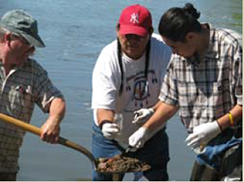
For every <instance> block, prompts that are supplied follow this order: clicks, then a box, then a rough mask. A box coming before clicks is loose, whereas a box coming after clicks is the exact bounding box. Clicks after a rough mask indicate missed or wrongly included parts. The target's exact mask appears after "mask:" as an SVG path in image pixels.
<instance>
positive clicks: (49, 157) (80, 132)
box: [0, 0, 242, 181]
mask: <svg viewBox="0 0 244 182" xmlns="http://www.w3.org/2000/svg"><path fill="white" fill-rule="evenodd" d="M186 2H191V3H193V4H194V5H195V7H196V8H197V9H198V10H199V11H200V12H201V21H204V22H211V23H212V24H213V25H214V26H219V27H227V28H232V29H235V30H237V31H238V32H240V33H241V32H242V1H241V0H214V1H213V0H198V1H197V0H184V1H183V0H170V1H163V0H154V1H153V0H134V1H130V0H123V1H115V0H103V1H99V0H82V1H78V0H69V1H68V0H52V1H48V0H38V1H37V0H22V1H21V0H18V1H17V0H7V1H6V0H0V4H1V6H0V15H2V14H3V13H5V12H6V11H7V10H11V9H24V10H26V11H28V12H30V13H31V14H32V15H33V16H34V17H36V18H37V19H38V23H39V28H40V34H41V37H42V38H43V40H44V42H45V44H46V48H44V49H38V50H37V53H36V55H35V58H36V59H37V60H38V61H39V62H40V63H41V64H42V65H43V66H44V67H45V68H46V69H47V70H48V72H49V75H50V77H51V78H52V81H53V82H54V84H55V85H57V86H58V87H59V88H60V89H61V90H62V92H63V94H64V95H65V98H66V102H67V114H66V117H65V119H64V121H63V123H62V125H61V127H62V129H61V135H62V136H63V137H66V138H68V139H69V140H72V141H74V142H76V143H79V144H81V145H82V146H84V147H86V148H87V149H89V150H90V143H91V135H92V132H91V126H92V122H93V121H92V111H91V110H90V101H91V74H92V69H93V66H94V64H95V61H96V58H97V56H98V54H99V52H100V50H101V49H102V48H103V47H104V46H105V45H106V44H108V43H109V42H111V41H112V40H113V39H114V38H115V36H116V34H115V25H116V23H117V21H118V18H119V14H120V12H121V10H122V9H123V8H124V7H125V6H127V5H130V4H131V3H140V4H142V5H145V6H146V7H148V8H149V10H150V11H151V12H152V16H153V25H154V28H155V32H157V25H158V22H159V19H160V17H161V15H162V13H163V12H164V11H165V10H167V9H168V8H170V7H172V6H183V5H184V4H185V3H186ZM46 118H47V116H46V115H43V114H42V113H41V111H40V110H39V109H38V108H37V107H36V109H35V112H34V115H33V117H32V124H33V125H36V126H41V124H42V123H43V122H44V121H45V119H46ZM168 134H169V138H170V155H171V161H170V163H169V169H168V171H169V175H170V180H178V181H185V180H189V177H190V173H191V168H192V164H193V161H194V157H195V154H194V152H193V151H191V150H190V149H189V148H188V147H187V146H186V145H185V143H184V140H185V138H186V136H187V135H186V132H185V130H184V128H183V126H182V124H181V123H180V122H179V118H178V116H175V117H173V118H172V119H171V121H170V122H169V124H168ZM20 169H21V170H20V172H19V175H18V180H21V181H32V180H37V181H39V180H41V181H46V180H59V181H66V180H88V179H91V174H92V166H91V163H90V161H89V160H88V158H87V157H85V156H84V155H82V154H81V153H79V152H76V151H74V150H71V149H68V148H66V147H63V146H59V145H50V144H46V143H44V142H42V141H41V140H40V139H39V138H38V137H36V136H34V135H32V134H29V133H27V134H26V136H25V141H24V144H23V147H22V149H21V154H20ZM131 177H132V175H131V174H127V175H126V177H125V179H126V180H131V179H132V178H131Z"/></svg>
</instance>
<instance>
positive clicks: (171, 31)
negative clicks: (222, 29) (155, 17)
mask: <svg viewBox="0 0 244 182" xmlns="http://www.w3.org/2000/svg"><path fill="white" fill-rule="evenodd" d="M199 17H200V12H198V11H197V10H196V9H195V8H194V6H193V5H192V4H191V3H187V4H185V7H183V8H178V7H174V8H170V9H169V10H168V11H166V12H165V13H164V14H163V16H162V17H161V19H160V23H159V26H158V31H159V33H160V35H161V36H164V37H166V38H168V39H170V40H171V41H174V42H175V41H181V42H185V36H186V34H187V33H189V32H200V31H201V24H200V22H199V21H198V20H197V19H198V18H199Z"/></svg>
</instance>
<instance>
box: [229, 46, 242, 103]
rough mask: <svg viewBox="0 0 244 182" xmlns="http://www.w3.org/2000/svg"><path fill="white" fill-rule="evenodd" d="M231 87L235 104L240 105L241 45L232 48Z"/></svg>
mask: <svg viewBox="0 0 244 182" xmlns="http://www.w3.org/2000/svg"><path fill="white" fill-rule="evenodd" d="M232 77H233V79H232V84H231V85H232V88H233V90H234V92H233V93H235V97H236V98H237V104H239V105H242V46H241V45H239V46H238V47H237V48H236V49H235V50H234V61H233V71H232Z"/></svg>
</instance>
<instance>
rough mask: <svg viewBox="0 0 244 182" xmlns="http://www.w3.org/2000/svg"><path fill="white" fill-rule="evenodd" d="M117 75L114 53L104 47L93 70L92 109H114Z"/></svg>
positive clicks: (118, 80)
mask: <svg viewBox="0 0 244 182" xmlns="http://www.w3.org/2000/svg"><path fill="white" fill-rule="evenodd" d="M110 47H111V46H110ZM119 75H120V74H119V73H118V70H116V60H115V55H114V52H113V50H111V49H108V47H105V48H104V49H103V50H102V52H101V54H100V55H99V57H98V60H97V63H96V65H95V68H94V70H93V77H92V109H98V108H103V109H110V110H114V109H115V101H116V95H117V90H118V89H117V88H118V87H119V84H120V83H119V82H120V76H119Z"/></svg>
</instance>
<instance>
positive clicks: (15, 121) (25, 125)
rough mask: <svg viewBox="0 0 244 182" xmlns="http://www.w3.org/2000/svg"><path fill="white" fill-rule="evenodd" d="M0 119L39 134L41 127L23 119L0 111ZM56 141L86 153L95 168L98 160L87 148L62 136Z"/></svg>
mask: <svg viewBox="0 0 244 182" xmlns="http://www.w3.org/2000/svg"><path fill="white" fill-rule="evenodd" d="M0 120H1V121H4V122H6V123H10V124H13V125H15V126H18V127H20V128H22V129H24V130H26V131H29V132H30V133H32V134H35V135H37V136H40V135H41V129H40V128H38V127H36V126H33V125H31V124H28V123H25V122H24V121H21V120H18V119H15V118H12V117H10V116H7V115H5V114H2V113H0ZM58 143H59V144H61V145H64V146H66V147H69V148H71V149H74V150H77V151H79V152H81V153H83V154H84V155H86V156H87V157H88V158H89V160H90V161H91V163H92V166H93V168H94V169H95V170H97V166H98V161H97V160H96V159H95V157H94V156H93V155H92V153H91V152H90V151H89V150H87V149H86V148H85V147H82V146H81V145H78V144H77V143H75V142H72V141H70V140H67V139H66V138H63V137H59V139H58Z"/></svg>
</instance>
